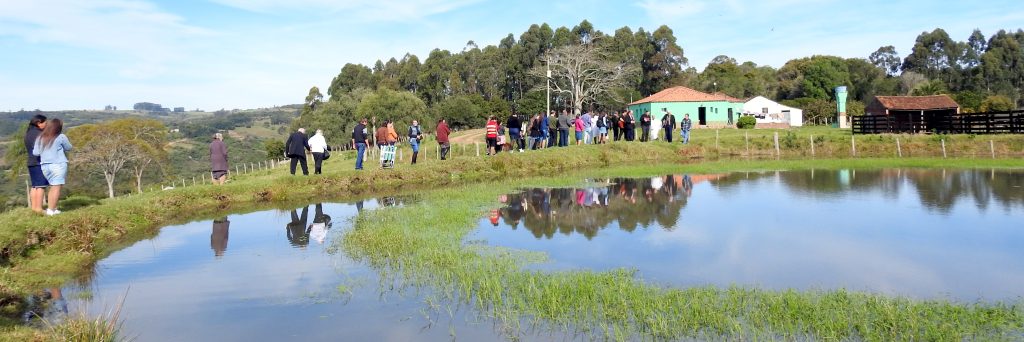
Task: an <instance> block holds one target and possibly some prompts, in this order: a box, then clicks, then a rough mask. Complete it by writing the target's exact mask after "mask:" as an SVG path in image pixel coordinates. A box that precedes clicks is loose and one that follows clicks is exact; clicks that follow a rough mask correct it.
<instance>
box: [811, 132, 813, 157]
mask: <svg viewBox="0 0 1024 342" xmlns="http://www.w3.org/2000/svg"><path fill="white" fill-rule="evenodd" d="M813 156H814V134H811V157H813Z"/></svg>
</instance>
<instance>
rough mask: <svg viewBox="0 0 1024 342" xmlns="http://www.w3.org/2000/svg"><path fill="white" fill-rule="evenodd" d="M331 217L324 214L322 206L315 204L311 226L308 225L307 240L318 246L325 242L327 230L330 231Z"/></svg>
mask: <svg viewBox="0 0 1024 342" xmlns="http://www.w3.org/2000/svg"><path fill="white" fill-rule="evenodd" d="M331 224H332V223H331V217H330V216H328V215H325V214H324V205H323V204H322V203H317V204H316V206H315V209H314V212H313V224H311V225H309V238H310V239H313V240H314V241H316V242H317V243H319V244H323V243H324V241H325V240H327V230H328V229H331Z"/></svg>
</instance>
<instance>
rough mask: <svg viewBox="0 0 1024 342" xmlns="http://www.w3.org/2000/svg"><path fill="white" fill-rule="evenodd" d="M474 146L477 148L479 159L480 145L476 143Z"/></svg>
mask: <svg viewBox="0 0 1024 342" xmlns="http://www.w3.org/2000/svg"><path fill="white" fill-rule="evenodd" d="M473 145H475V146H476V156H477V157H479V156H480V143H478V142H475V143H473Z"/></svg>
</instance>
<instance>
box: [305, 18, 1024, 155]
mask: <svg viewBox="0 0 1024 342" xmlns="http://www.w3.org/2000/svg"><path fill="white" fill-rule="evenodd" d="M571 45H583V46H589V47H593V48H594V49H596V50H600V51H601V52H602V54H601V56H602V58H604V59H607V60H609V61H612V62H615V63H618V65H621V66H623V67H628V68H631V69H632V70H634V71H635V72H633V73H631V74H629V75H627V76H626V77H625V80H624V82H622V84H621V86H619V87H618V88H617V89H614V90H613V91H610V92H609V93H607V94H605V95H603V96H601V97H599V98H595V99H593V100H591V101H588V103H586V107H587V108H595V109H597V110H604V111H614V110H621V109H623V108H624V107H625V105H626V104H628V103H630V102H631V101H635V100H638V99H641V98H643V97H646V96H648V95H651V94H653V93H656V92H658V91H660V90H663V89H665V88H668V87H672V86H678V85H683V86H687V87H691V88H694V89H697V90H701V91H705V92H721V93H724V94H726V95H729V96H732V97H736V98H741V99H745V98H750V97H754V96H758V95H760V96H765V97H768V98H770V99H774V100H777V101H780V102H783V103H785V104H788V105H792V106H795V107H800V108H803V109H804V110H805V117H806V120H807V121H809V123H812V124H813V123H824V122H825V121H826V120H827V119H828V118H830V117H831V116H832V113H833V112H834V109H833V108H835V104H834V94H833V88H835V87H836V86H840V85H845V86H847V87H848V89H849V94H850V98H849V103H848V108H849V111H850V113H851V114H854V115H858V114H863V112H864V106H865V105H866V104H867V103H868V102H869V101H870V100H871V99H872V98H873V97H874V96H876V95H932V94H949V95H951V96H953V97H954V99H956V100H957V102H959V103H960V105H961V107H962V108H963V110H964V111H968V112H971V111H989V110H1008V109H1014V108H1016V107H1018V106H1020V104H1021V101H1022V99H1024V94H1022V90H1024V49H1022V47H1021V46H1022V45H1024V30H1020V29H1018V30H1017V31H1016V32H1011V31H1005V30H1001V31H999V32H997V33H995V34H993V35H992V36H990V37H988V38H987V39H986V37H985V36H984V35H983V34H982V33H981V31H980V30H975V31H974V32H972V34H971V35H970V36H969V37H967V39H966V40H965V41H955V40H953V39H952V38H951V37H950V36H949V35H948V34H947V33H946V32H945V31H944V30H943V29H941V28H937V29H935V30H933V31H931V32H923V33H921V34H920V35H919V36H918V37H917V39H916V41H915V44H914V46H913V48H912V50H911V51H910V53H909V54H908V55H906V57H901V56H900V55H899V53H898V52H897V51H896V49H895V48H894V47H893V46H892V45H886V46H882V47H880V48H879V49H878V50H876V51H875V52H873V53H871V54H870V55H869V56H866V58H842V57H836V56H826V55H814V56H810V57H801V58H795V59H792V60H789V61H788V62H786V63H785V64H784V65H783V66H782V67H780V68H777V69H776V68H774V67H772V66H767V65H757V64H756V63H754V62H750V61H746V62H739V61H737V60H736V59H735V58H732V57H729V56H727V55H720V56H717V57H715V58H714V59H712V60H711V61H710V62H709V63H708V64H707V66H706V67H705V68H704V69H703V71H698V70H697V69H696V68H695V67H693V66H690V65H689V61H688V59H687V58H686V56H685V54H684V49H683V47H682V46H680V45H679V44H678V43H677V39H676V37H675V35H674V33H673V31H672V29H671V28H669V27H668V26H665V25H662V26H660V27H658V28H657V29H655V30H654V31H647V30H645V29H644V28H642V27H641V28H638V29H636V31H634V30H633V29H631V28H630V27H628V26H625V27H622V28H619V29H617V30H615V32H613V33H610V34H608V33H605V32H602V31H600V30H597V29H595V28H594V26H593V25H592V24H591V23H590V22H588V21H586V20H584V21H582V22H581V23H580V24H579V25H576V26H574V27H572V28H568V27H564V26H563V27H558V28H552V27H551V26H549V25H548V24H546V23H545V24H539V25H538V24H534V25H531V26H530V27H529V28H528V29H527V30H526V31H525V32H523V33H521V34H520V35H519V37H518V39H517V38H516V37H515V36H514V35H513V34H511V33H510V34H509V35H507V36H506V37H505V38H503V39H501V41H500V42H499V43H498V44H497V45H488V46H484V47H480V46H478V45H477V44H476V43H475V42H473V41H469V42H468V43H467V44H466V46H465V47H464V48H463V49H462V51H456V52H452V51H448V50H443V49H434V50H433V51H431V52H430V53H429V54H428V56H427V57H426V59H425V60H423V61H422V62H421V60H420V58H419V57H418V56H416V55H415V54H411V53H407V54H405V55H404V56H402V57H401V58H394V57H392V58H390V59H387V60H378V61H376V63H374V64H373V65H372V66H366V65H362V64H354V63H346V64H345V65H344V66H343V67H342V68H341V70H340V72H339V73H338V74H337V75H336V76H335V77H334V78H333V79H332V81H331V84H330V86H329V87H328V88H327V89H326V94H324V93H323V92H322V91H321V90H320V89H319V88H317V87H313V88H312V89H310V92H309V95H308V96H307V98H306V99H305V101H304V105H303V110H302V115H301V116H300V118H299V119H298V120H296V121H295V122H294V123H293V128H295V127H297V126H303V127H314V126H316V127H315V128H320V129H324V130H325V132H328V133H329V134H330V135H334V136H339V135H341V134H346V133H347V132H348V130H350V129H351V128H352V127H353V126H354V125H355V121H356V120H357V118H361V117H366V118H371V119H374V118H375V119H377V120H380V121H383V120H385V119H390V120H394V121H396V122H398V123H399V124H400V125H402V124H407V123H408V122H409V121H410V120H411V119H413V118H417V119H419V120H420V121H421V122H425V121H430V120H436V118H439V117H442V116H443V117H445V118H447V119H449V122H450V124H451V125H452V126H454V127H457V128H463V127H477V126H480V125H482V124H483V123H484V121H485V118H486V117H487V116H489V115H498V116H502V117H503V116H507V115H508V114H510V113H512V112H517V113H537V112H540V111H543V109H544V108H545V84H546V79H545V77H543V73H542V72H537V71H538V70H543V68H544V63H543V61H544V60H545V59H544V58H545V56H546V54H548V53H551V52H552V51H554V50H556V49H558V48H561V47H565V46H571ZM556 77H557V76H556ZM571 100H572V99H571V98H570V97H569V96H566V95H565V94H556V93H552V94H551V105H552V108H553V109H563V108H570V109H571V108H572V104H571ZM364 102H365V103H364ZM425 126H428V128H429V126H431V125H425Z"/></svg>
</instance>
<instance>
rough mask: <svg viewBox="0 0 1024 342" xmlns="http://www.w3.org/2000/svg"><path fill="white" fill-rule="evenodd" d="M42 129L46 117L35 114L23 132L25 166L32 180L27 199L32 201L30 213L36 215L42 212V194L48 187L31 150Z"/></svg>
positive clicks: (37, 158) (37, 159)
mask: <svg viewBox="0 0 1024 342" xmlns="http://www.w3.org/2000/svg"><path fill="white" fill-rule="evenodd" d="M43 128H46V117H45V116H42V115H38V114H37V115H36V116H33V117H32V120H30V121H29V122H28V130H26V131H25V151H26V153H25V155H27V156H28V160H27V161H26V163H25V165H28V177H29V179H31V180H32V190H30V191H29V197H30V198H31V201H32V203H31V207H32V211H34V212H37V213H42V212H43V193H44V192H45V191H46V187H47V186H50V183H49V182H47V181H46V176H44V175H43V169H42V168H41V167H40V166H39V156H33V155H32V148H33V147H35V146H36V139H38V138H39V134H41V133H43Z"/></svg>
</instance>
